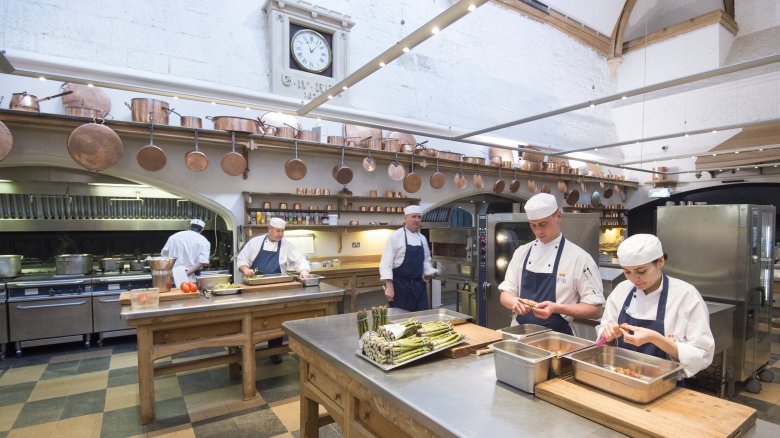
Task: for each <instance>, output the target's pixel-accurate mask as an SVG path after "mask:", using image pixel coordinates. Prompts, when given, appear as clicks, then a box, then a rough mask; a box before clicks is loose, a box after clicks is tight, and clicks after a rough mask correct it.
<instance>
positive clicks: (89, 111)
mask: <svg viewBox="0 0 780 438" xmlns="http://www.w3.org/2000/svg"><path fill="white" fill-rule="evenodd" d="M65 112H66V113H67V114H68V115H69V116H74V117H88V118H90V119H99V118H101V117H102V116H101V114H100V110H99V109H93V108H86V107H80V106H69V107H67V108H65Z"/></svg>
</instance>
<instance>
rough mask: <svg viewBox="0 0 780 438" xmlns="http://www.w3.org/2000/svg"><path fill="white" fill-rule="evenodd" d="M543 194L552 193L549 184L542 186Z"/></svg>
mask: <svg viewBox="0 0 780 438" xmlns="http://www.w3.org/2000/svg"><path fill="white" fill-rule="evenodd" d="M542 193H550V185H549V184H547V183H544V184H542Z"/></svg>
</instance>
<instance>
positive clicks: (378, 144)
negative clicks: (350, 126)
mask: <svg viewBox="0 0 780 438" xmlns="http://www.w3.org/2000/svg"><path fill="white" fill-rule="evenodd" d="M364 143H366V144H367V145H368V148H369V149H373V150H375V151H381V150H382V143H383V142H382V139H381V138H370V139H368V140H364Z"/></svg>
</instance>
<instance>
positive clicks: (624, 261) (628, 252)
mask: <svg viewBox="0 0 780 438" xmlns="http://www.w3.org/2000/svg"><path fill="white" fill-rule="evenodd" d="M663 255H664V250H663V248H661V241H660V240H658V238H657V237H655V236H653V235H652V234H634V235H633V236H631V237H629V238H628V239H626V240H624V241H623V243H621V244H620V246H618V250H617V256H618V260H619V261H620V266H640V265H644V264H646V263H650V262H653V261H655V260H658V259H659V258H661V257H663Z"/></svg>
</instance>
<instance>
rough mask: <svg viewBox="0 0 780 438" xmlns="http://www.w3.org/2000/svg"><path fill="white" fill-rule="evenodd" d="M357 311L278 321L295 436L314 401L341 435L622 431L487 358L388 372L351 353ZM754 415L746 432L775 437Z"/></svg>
mask: <svg viewBox="0 0 780 438" xmlns="http://www.w3.org/2000/svg"><path fill="white" fill-rule="evenodd" d="M355 318H356V315H355V314H354V313H352V314H345V315H335V316H327V317H323V318H315V319H306V320H297V321H288V322H285V323H284V324H282V327H283V329H284V331H285V333H287V335H288V337H289V340H290V348H291V349H292V350H293V351H295V352H296V353H298V355H299V358H300V367H301V382H300V384H301V389H300V391H301V436H303V437H316V436H318V429H319V426H320V425H321V420H320V418H319V416H318V406H317V405H318V404H323V405H324V406H325V407H326V408H327V409H328V413H329V414H330V415H331V416H332V417H333V419H334V420H335V421H337V422H338V423H339V425H340V426H341V428H342V430H343V431H344V434H345V436H347V437H349V436H362V435H379V436H403V435H411V436H470V437H482V436H568V435H571V434H575V435H577V436H598V437H604V436H622V435H621V434H619V433H618V432H616V431H613V430H611V429H608V428H606V427H603V426H601V425H600V424H597V423H595V422H592V421H590V420H588V419H586V418H583V417H580V416H578V415H575V414H573V413H570V412H568V411H566V410H564V409H561V408H558V407H556V406H554V405H552V404H550V403H547V402H545V401H542V400H540V399H538V398H536V397H534V396H533V395H531V394H526V393H524V392H522V391H519V390H516V389H514V388H512V387H510V386H507V385H505V384H503V383H500V382H497V381H496V376H495V368H494V365H493V357H492V356H490V355H487V356H480V357H477V356H469V357H465V358H461V359H449V358H446V357H444V356H438V355H434V356H432V357H431V358H429V359H426V360H423V361H421V362H419V363H416V364H410V365H409V366H406V367H400V368H397V369H394V370H392V371H390V372H385V371H382V370H381V369H379V368H377V367H375V366H374V365H372V364H371V363H369V362H368V361H366V360H363V359H361V358H359V357H358V356H356V355H355V350H356V349H357V333H356V332H357V324H356V320H355ZM778 433H780V426H778V425H775V424H772V423H768V422H766V421H762V420H757V423H756V427H755V428H753V429H751V430H750V431H749V432H748V434H747V436H767V437H769V436H780V435H778Z"/></svg>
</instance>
